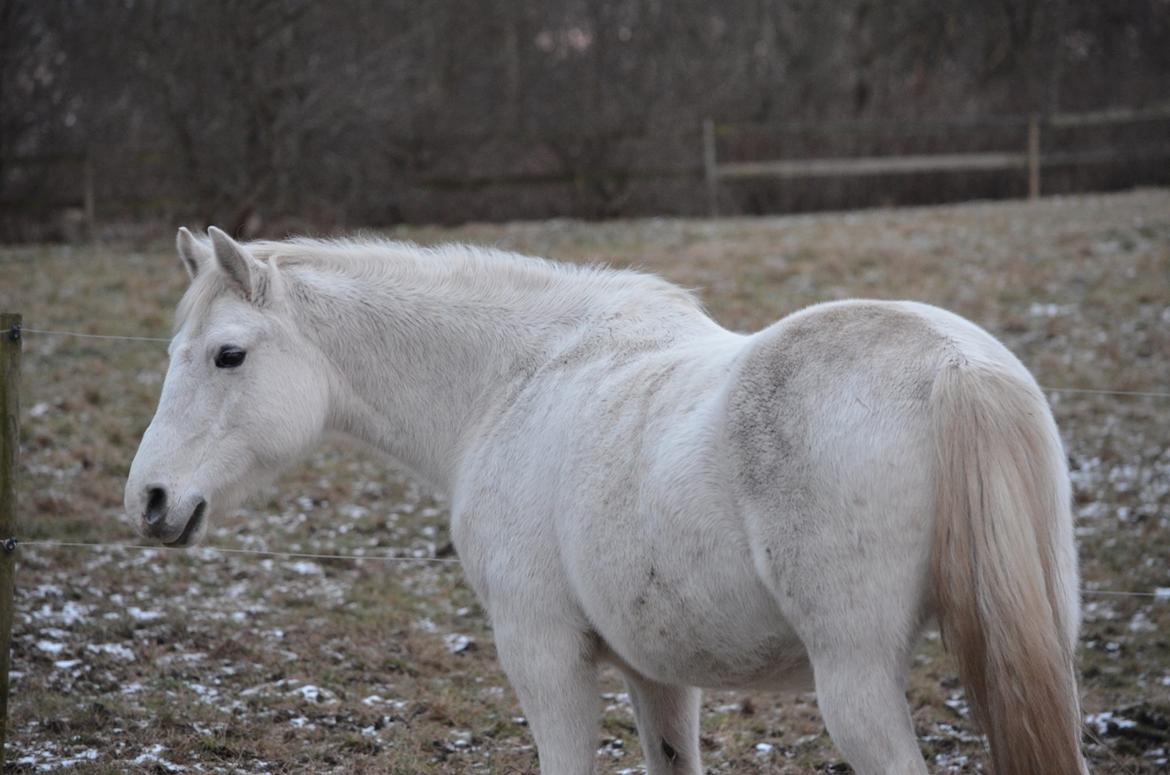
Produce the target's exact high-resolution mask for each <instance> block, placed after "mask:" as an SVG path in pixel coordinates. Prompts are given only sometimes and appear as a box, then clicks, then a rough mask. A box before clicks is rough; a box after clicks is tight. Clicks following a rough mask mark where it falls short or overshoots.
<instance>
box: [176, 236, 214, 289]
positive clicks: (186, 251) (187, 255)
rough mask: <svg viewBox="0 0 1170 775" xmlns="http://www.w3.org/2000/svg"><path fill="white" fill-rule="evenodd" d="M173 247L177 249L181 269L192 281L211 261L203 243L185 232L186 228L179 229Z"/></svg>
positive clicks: (209, 253)
mask: <svg viewBox="0 0 1170 775" xmlns="http://www.w3.org/2000/svg"><path fill="white" fill-rule="evenodd" d="M175 247H177V248H178V249H179V258H180V259H181V260H182V262H183V268H184V269H186V270H187V274H188V275H190V277H191V279H192V280H194V279H195V277H196V275H198V274H199V273H200V272H202V271H204V270H205V269H206V268H207V262H208V261H210V260H211V251H210V250H208V249H207V245H206V244H205V243H204V242H202V241H200V240H199V239H198V238H196V236H195V235H194V234H192V233H191V232H189V231H187V227H185V226H184V227H181V228H180V229H179V233H178V235H177V236H176V237H175Z"/></svg>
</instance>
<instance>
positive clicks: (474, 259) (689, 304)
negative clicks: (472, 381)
mask: <svg viewBox="0 0 1170 775" xmlns="http://www.w3.org/2000/svg"><path fill="white" fill-rule="evenodd" d="M245 248H246V249H247V250H248V251H249V252H250V253H251V255H252V256H254V257H255V258H256V259H257V260H259V261H262V262H265V263H268V264H270V265H271V266H273V267H274V268H276V269H277V270H281V269H289V270H294V271H295V270H297V269H309V270H314V271H317V272H326V273H336V274H338V275H342V276H345V277H349V278H352V279H354V280H359V281H362V282H365V283H369V284H371V285H377V284H379V283H384V282H390V283H396V284H397V283H410V284H411V285H412V286H413V287H421V288H428V289H431V290H433V291H435V292H446V293H458V294H459V295H460V296H462V297H463V298H468V297H476V298H482V299H484V300H500V301H509V302H515V301H517V300H519V299H521V298H522V297H523V296H525V295H528V294H541V295H544V294H546V293H548V294H557V295H571V294H588V295H590V296H593V297H595V298H597V300H598V301H599V302H601V301H604V300H606V299H613V298H615V297H617V296H627V295H630V294H637V295H638V296H639V297H641V298H643V299H644V300H645V303H646V305H647V307H652V308H661V307H663V306H669V307H674V308H676V309H677V308H679V307H683V308H687V309H690V310H692V311H699V310H701V305H700V303H699V301H698V299H697V298H696V297H695V296H694V294H692V293H691V292H690V291H687V290H685V289H683V288H680V287H679V286H677V285H674V284H673V283H670V282H667V281H666V280H663V279H662V278H660V277H658V276H656V275H653V274H648V273H645V272H641V271H637V270H633V269H614V268H612V267H609V266H605V265H601V264H591V265H578V264H568V263H561V262H558V261H550V260H548V259H544V258H535V257H531V256H525V255H521V254H518V253H511V252H508V251H504V250H498V249H494V248H484V247H477V246H473V245H465V244H459V243H448V244H442V245H436V246H421V245H417V244H415V243H412V242H401V241H395V240H388V239H383V238H380V237H360V238H343V239H313V238H307V237H297V238H293V239H288V240H266V241H259V242H250V243H247V244H246V245H245ZM228 287H229V284H228V282H227V280H226V278H225V277H224V275H223V274H222V272H219V271H210V272H205V273H204V274H201V275H200V276H199V277H197V278H196V279H195V281H194V282H192V285H191V288H190V289H189V290H188V291H187V293H186V294H185V295H184V297H183V299H182V301H181V302H180V304H179V309H178V311H177V313H176V321H175V328H176V330H177V329H178V328H180V327H181V326H182V323H183V321H185V320H187V319H188V318H190V317H191V316H192V315H194V314H198V312H199V311H200V310H203V309H205V308H206V307H207V306H208V305H210V303H211V302H212V301H213V300H214V299H215V298H216V297H217V296H219V295H220V294H222V293H224V292H225V291H226V290H227V289H228Z"/></svg>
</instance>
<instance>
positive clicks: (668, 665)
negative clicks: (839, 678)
mask: <svg viewBox="0 0 1170 775" xmlns="http://www.w3.org/2000/svg"><path fill="white" fill-rule="evenodd" d="M622 576H623V574H615V575H614V576H612V577H611V578H612V579H613V581H614V583H613V584H607V585H603V586H606V587H608V589H606V590H605V591H603V592H601V594H598V595H595V596H591V597H594V599H595V600H608V602H609V604H603V605H602V606H598V609H599V610H595V611H590V612H589V613H590V615H591V620H592V621H593V622H594V624H595V626H597V628H598V631H599V635H600V636H601V637H602V639H603V640H604V641H605V643H606V645H607V647H608V648H609V649H610V651H612V652H613V654H614V655H615V656H616V658H617V659H618V660H620V661H621V662H623V663H625V664H626V665H628V666H629V667H631V668H633V669H634V670H636V671H637V672H639V673H641V674H642V675H644V676H646V677H648V678H651V679H653V680H656V681H660V682H662V683H667V684H674V685H683V686H700V687H705V688H804V687H805V686H806V685H807V684H808V683H809V670H808V660H807V656H806V653H805V650H804V646H803V644H802V643H801V642H800V639H799V638H798V637H797V636H796V633H795V632H794V631H793V629H792V626H791V625H790V624H789V622H787V621H786V620H785V619H784V617H783V616H781V614H780V612H779V610H778V608H777V606H776V603H775V601H774V599H773V598H772V597H771V595H769V594H768V593H767V591H766V590H765V589H764V588H763V586H762V585H760V584H759V583H758V582H757V581H756V580H755V578H754V572H753V571H752V569H751V565H750V563H744V564H742V565H741V567H740V568H739V569H738V570H737V571H728V570H727V569H723V570H720V571H715V570H711V569H709V568H708V569H706V570H704V569H702V568H696V567H695V566H693V565H687V566H682V565H676V566H673V568H672V567H670V566H664V567H659V566H658V565H656V564H655V565H651V566H650V567H649V569H648V570H647V571H645V572H644V575H643V577H642V578H641V580H640V583H639V582H633V583H629V581H627V582H625V583H623V582H622V581H621V580H620V579H621V578H622ZM598 591H600V590H598ZM590 607H592V606H590Z"/></svg>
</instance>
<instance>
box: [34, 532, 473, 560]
mask: <svg viewBox="0 0 1170 775" xmlns="http://www.w3.org/2000/svg"><path fill="white" fill-rule="evenodd" d="M22 544H23V545H26V546H54V547H67V548H85V549H137V550H139V551H161V550H166V549H168V548H172V547H167V546H165V545H161V544H160V545H151V544H123V543H102V542H97V541H50V540H48V539H40V538H37V539H27V540H25V539H17V541H16V545H17V546H20V545H22ZM192 548H193V549H198V550H203V551H212V552H217V553H220V554H246V555H256V556H261V557H278V558H281V559H290V560H354V561H360V560H374V561H379V562H431V563H444V564H448V565H458V564H459V560H458V559H456V558H453V557H411V556H410V555H406V554H402V555H394V554H342V553H335V554H326V553H317V552H276V551H269V550H267V549H243V548H234V547H228V546H197V547H192Z"/></svg>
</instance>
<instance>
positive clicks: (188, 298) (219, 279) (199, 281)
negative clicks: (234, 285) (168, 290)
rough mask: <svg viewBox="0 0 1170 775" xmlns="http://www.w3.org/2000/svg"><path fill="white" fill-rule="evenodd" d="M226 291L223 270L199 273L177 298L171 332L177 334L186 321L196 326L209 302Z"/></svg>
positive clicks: (205, 311) (227, 288) (226, 285)
mask: <svg viewBox="0 0 1170 775" xmlns="http://www.w3.org/2000/svg"><path fill="white" fill-rule="evenodd" d="M228 292H230V288H229V285H228V280H227V278H226V277H225V276H224V274H223V272H220V271H217V270H212V271H207V272H202V273H201V274H199V275H198V276H197V277H196V278H195V279H194V280H192V281H191V285H190V286H189V287H188V288H187V292H186V293H184V294H183V298H182V299H180V300H179V306H178V307H177V308H176V310H175V321H174V324H173V325H172V327H171V334H172V335H174V334H177V333H178V332H179V331H180V329H182V328H183V327H184V326H186V325H187V324H188V322H194V323H196V325H197V326H198V325H199V324H200V321H202V320H203V319H204V318H206V316H207V311H208V309H210V307H211V303H212V302H213V301H215V300H216V299H217V298H219V297H220V296H221V295H223V294H225V293H228Z"/></svg>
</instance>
